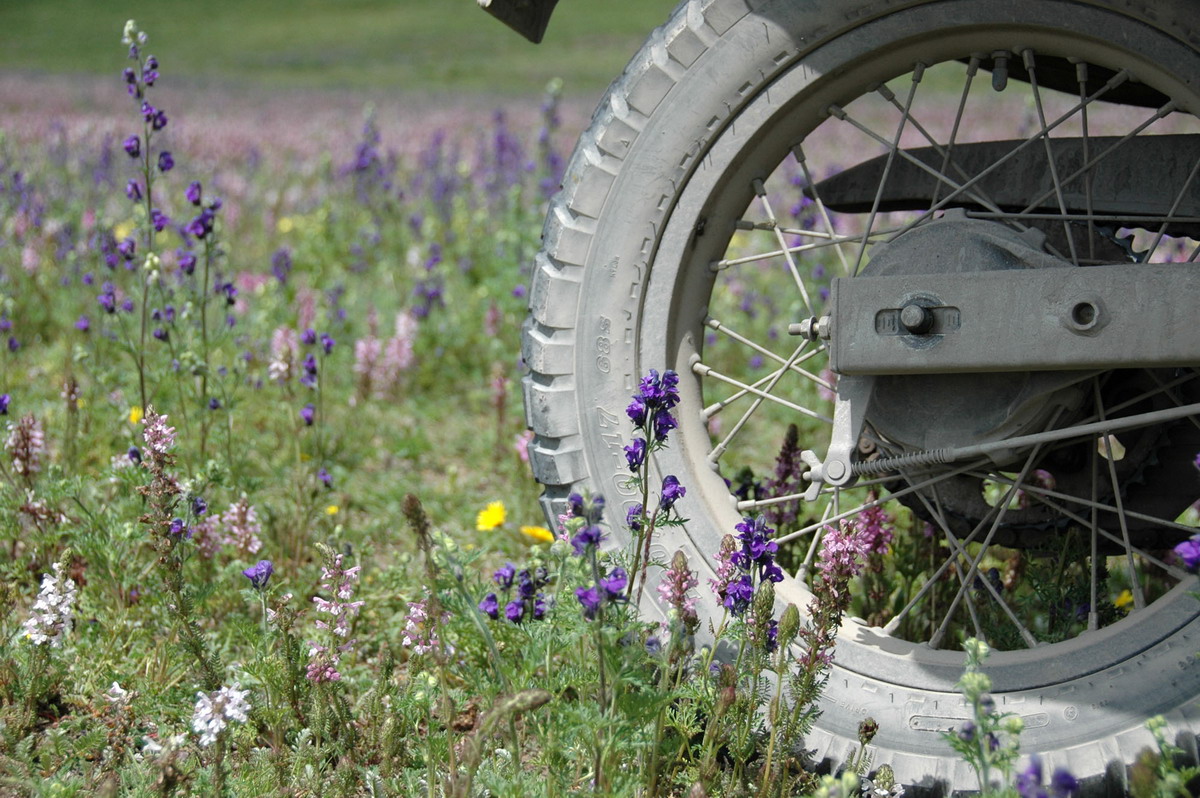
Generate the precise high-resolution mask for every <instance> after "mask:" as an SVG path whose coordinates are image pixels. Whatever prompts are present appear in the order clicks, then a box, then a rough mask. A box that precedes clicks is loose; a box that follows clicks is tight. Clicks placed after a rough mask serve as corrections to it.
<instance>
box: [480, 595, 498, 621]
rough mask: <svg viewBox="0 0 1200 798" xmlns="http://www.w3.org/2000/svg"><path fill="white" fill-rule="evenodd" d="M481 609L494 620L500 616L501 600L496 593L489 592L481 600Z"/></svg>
mask: <svg viewBox="0 0 1200 798" xmlns="http://www.w3.org/2000/svg"><path fill="white" fill-rule="evenodd" d="M479 611H480V612H482V613H483V614H484V615H486V616H488V617H489V618H491V619H492V620H493V621H494V620H496V619H497V618H499V617H500V601H499V600H498V599H497V598H496V594H495V593H488V594H487V595H486V596H484V597H483V600H482V601H480V602H479Z"/></svg>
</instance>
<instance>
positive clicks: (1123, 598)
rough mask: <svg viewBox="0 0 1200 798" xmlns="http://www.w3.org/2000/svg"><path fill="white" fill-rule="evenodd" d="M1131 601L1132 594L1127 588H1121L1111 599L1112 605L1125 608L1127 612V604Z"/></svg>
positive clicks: (1120, 608)
mask: <svg viewBox="0 0 1200 798" xmlns="http://www.w3.org/2000/svg"><path fill="white" fill-rule="evenodd" d="M1132 603H1133V594H1132V593H1130V592H1129V590H1128V589H1126V590H1122V591H1121V592H1120V593H1119V594H1118V595H1117V597H1116V598H1115V599H1113V605H1115V606H1116V608H1117V609H1119V610H1125V611H1126V612H1129V605H1130V604H1132Z"/></svg>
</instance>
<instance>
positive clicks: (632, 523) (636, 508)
mask: <svg viewBox="0 0 1200 798" xmlns="http://www.w3.org/2000/svg"><path fill="white" fill-rule="evenodd" d="M642 509H643V508H642V505H641V503H640V502H639V503H637V504H634V505H631V506H630V508H629V509H628V510H626V511H625V526H627V527H629V528H630V529H631V530H633V531H634V532H640V531H641V529H642Z"/></svg>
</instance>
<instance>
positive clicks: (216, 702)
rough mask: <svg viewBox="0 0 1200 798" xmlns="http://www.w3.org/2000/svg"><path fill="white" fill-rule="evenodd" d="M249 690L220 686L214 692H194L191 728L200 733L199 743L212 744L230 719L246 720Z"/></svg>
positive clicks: (248, 709) (240, 721)
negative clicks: (194, 708)
mask: <svg viewBox="0 0 1200 798" xmlns="http://www.w3.org/2000/svg"><path fill="white" fill-rule="evenodd" d="M249 694H250V691H249V690H239V689H238V685H237V684H236V683H235V684H234V685H233V687H222V688H221V689H220V690H217V691H216V692H214V693H196V711H195V712H194V713H193V715H192V729H193V730H194V731H195V732H196V734H199V735H200V745H204V746H207V745H212V744H213V743H215V742H216V741H217V737H218V736H220V734H221V732H223V731H224V730H225V727H226V726H228V725H229V722H230V721H234V720H236V721H238V722H239V723H245V722H246V713H248V712H249V711H250V704H249V703H247V702H246V696H247V695H249Z"/></svg>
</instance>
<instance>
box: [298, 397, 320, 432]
mask: <svg viewBox="0 0 1200 798" xmlns="http://www.w3.org/2000/svg"><path fill="white" fill-rule="evenodd" d="M316 414H317V408H316V407H315V406H314V405H313V403H312V402H309V403H308V404H306V405H305V406H304V407H302V408H300V418H301V420H302V421H304V426H306V427H311V426H312V425H313V420H314V419H315V418H316Z"/></svg>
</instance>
